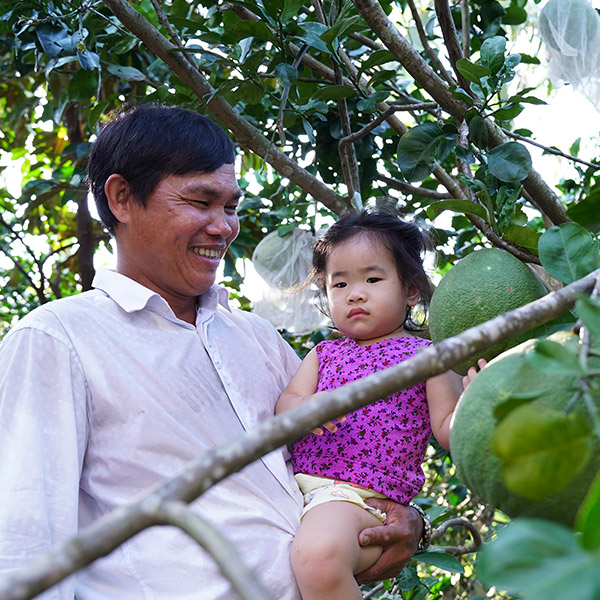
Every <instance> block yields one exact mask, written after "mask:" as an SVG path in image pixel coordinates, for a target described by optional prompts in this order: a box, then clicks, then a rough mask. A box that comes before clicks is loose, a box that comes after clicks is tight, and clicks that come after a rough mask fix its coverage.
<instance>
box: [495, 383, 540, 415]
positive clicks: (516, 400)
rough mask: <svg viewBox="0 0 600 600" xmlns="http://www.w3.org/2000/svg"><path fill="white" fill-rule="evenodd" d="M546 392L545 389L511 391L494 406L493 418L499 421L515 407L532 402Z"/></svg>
mask: <svg viewBox="0 0 600 600" xmlns="http://www.w3.org/2000/svg"><path fill="white" fill-rule="evenodd" d="M547 393H548V390H546V389H538V390H532V391H531V392H513V393H511V394H510V395H509V396H508V397H507V398H506V399H504V400H502V402H500V403H498V404H497V405H496V408H494V419H496V421H498V422H500V421H502V419H504V417H506V416H507V415H508V414H509V413H510V412H512V411H513V410H515V408H518V407H519V406H523V405H524V404H527V403H529V402H533V401H534V400H537V399H538V398H541V397H542V396H543V395H544V394H547Z"/></svg>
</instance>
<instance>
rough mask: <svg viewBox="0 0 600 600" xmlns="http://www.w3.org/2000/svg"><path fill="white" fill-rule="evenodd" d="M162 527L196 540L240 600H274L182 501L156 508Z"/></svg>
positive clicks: (225, 543) (218, 533)
mask: <svg viewBox="0 0 600 600" xmlns="http://www.w3.org/2000/svg"><path fill="white" fill-rule="evenodd" d="M158 515H159V519H160V522H161V523H162V524H163V525H174V526H175V527H179V529H181V530H182V531H184V532H185V533H187V534H188V535H189V536H190V537H192V538H193V539H194V540H196V541H197V542H198V543H199V544H200V546H202V547H203V548H204V549H205V550H206V551H207V552H208V553H209V554H210V555H211V557H212V558H213V560H214V561H215V562H216V563H217V565H218V566H219V569H221V572H222V573H223V575H224V576H225V577H226V578H227V579H228V580H229V581H230V582H231V585H232V587H233V589H234V590H235V591H236V592H237V593H238V594H239V596H240V598H242V600H273V597H272V596H271V594H270V593H269V592H268V591H267V589H266V588H265V587H264V586H263V584H262V583H261V582H260V580H259V579H258V578H257V577H256V575H254V573H253V572H252V571H250V569H248V568H247V567H246V565H245V563H244V561H243V560H242V558H241V556H240V555H239V552H238V551H237V549H236V548H235V546H234V545H233V544H232V543H231V542H230V541H229V540H228V539H227V538H226V537H225V536H224V535H223V534H222V533H221V531H219V529H217V528H216V527H214V526H213V525H211V524H210V523H209V522H208V521H207V520H206V519H203V518H202V517H200V516H199V515H198V514H196V513H194V512H192V511H191V510H190V508H189V507H188V505H187V504H185V503H183V502H177V501H172V502H165V503H163V504H162V505H160V507H159V509H158Z"/></svg>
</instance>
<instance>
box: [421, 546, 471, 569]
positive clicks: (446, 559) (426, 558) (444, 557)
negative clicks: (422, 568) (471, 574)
mask: <svg viewBox="0 0 600 600" xmlns="http://www.w3.org/2000/svg"><path fill="white" fill-rule="evenodd" d="M414 558H415V559H416V560H418V561H419V562H423V563H426V564H428V565H433V566H434V567H439V568H440V569H443V570H444V571H448V572H450V573H464V572H465V570H464V569H463V566H462V565H461V564H460V563H459V562H458V560H457V559H456V558H455V557H454V556H452V555H451V554H447V553H446V552H440V551H435V550H427V551H425V552H419V553H418V554H415V556H414Z"/></svg>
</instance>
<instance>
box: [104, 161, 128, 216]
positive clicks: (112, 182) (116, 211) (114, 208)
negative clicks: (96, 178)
mask: <svg viewBox="0 0 600 600" xmlns="http://www.w3.org/2000/svg"><path fill="white" fill-rule="evenodd" d="M104 193H105V194H106V199H107V200H108V206H109V208H110V210H111V212H112V214H113V215H115V218H116V219H117V221H119V223H127V222H128V221H129V213H130V210H131V203H132V202H133V196H132V195H131V190H130V188H129V183H128V182H127V179H125V177H123V176H122V175H119V174H118V173H113V174H112V175H111V176H110V177H109V178H108V179H107V180H106V183H105V184H104Z"/></svg>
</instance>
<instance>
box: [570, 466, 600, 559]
mask: <svg viewBox="0 0 600 600" xmlns="http://www.w3.org/2000/svg"><path fill="white" fill-rule="evenodd" d="M576 528H577V530H578V531H581V533H582V536H581V545H582V546H583V547H584V548H586V549H587V550H590V551H591V552H596V551H598V550H600V472H599V473H598V474H597V475H596V477H595V479H594V481H593V482H592V485H591V486H590V489H589V491H588V493H587V495H586V497H585V498H584V500H583V502H582V504H581V507H580V508H579V512H578V513H577V519H576Z"/></svg>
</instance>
